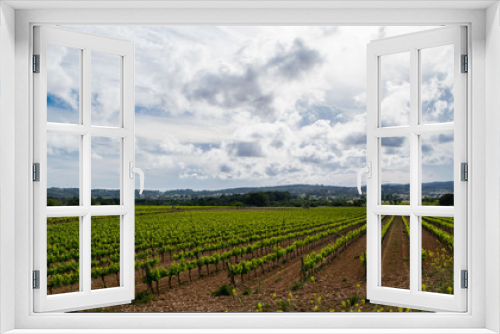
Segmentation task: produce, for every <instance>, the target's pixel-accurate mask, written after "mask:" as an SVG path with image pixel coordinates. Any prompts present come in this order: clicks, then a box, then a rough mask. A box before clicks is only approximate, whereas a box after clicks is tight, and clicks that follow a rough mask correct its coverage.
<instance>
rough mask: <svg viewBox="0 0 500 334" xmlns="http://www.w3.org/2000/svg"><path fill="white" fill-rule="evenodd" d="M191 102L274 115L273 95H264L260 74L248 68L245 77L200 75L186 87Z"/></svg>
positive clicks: (241, 75)
mask: <svg viewBox="0 0 500 334" xmlns="http://www.w3.org/2000/svg"><path fill="white" fill-rule="evenodd" d="M184 93H185V94H186V97H187V98H188V99H191V100H194V101H204V102H207V103H209V104H211V105H214V106H218V107H221V108H227V109H234V108H244V109H247V110H250V111H253V112H256V113H261V114H267V113H272V112H273V108H272V102H273V96H272V94H266V93H264V92H263V91H262V89H261V87H260V85H259V83H258V74H257V73H256V71H255V70H253V69H251V68H247V69H246V71H245V73H242V74H231V73H218V74H215V73H203V72H202V73H199V74H198V75H197V76H196V77H195V78H194V79H193V81H192V82H190V83H189V84H188V85H186V86H185V89H184Z"/></svg>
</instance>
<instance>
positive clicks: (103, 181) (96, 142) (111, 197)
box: [91, 137, 121, 205]
mask: <svg viewBox="0 0 500 334" xmlns="http://www.w3.org/2000/svg"><path fill="white" fill-rule="evenodd" d="M91 150H92V205H119V204H120V174H121V159H120V152H121V139H120V138H108V137H92V148H91Z"/></svg>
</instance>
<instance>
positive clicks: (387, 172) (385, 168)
mask: <svg viewBox="0 0 500 334" xmlns="http://www.w3.org/2000/svg"><path fill="white" fill-rule="evenodd" d="M380 142H381V154H380V166H381V174H382V175H381V185H382V187H381V188H382V197H381V203H382V205H409V204H410V141H409V140H408V138H407V137H388V138H381V141H380Z"/></svg>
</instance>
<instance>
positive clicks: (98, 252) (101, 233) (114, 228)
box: [91, 216, 120, 290]
mask: <svg viewBox="0 0 500 334" xmlns="http://www.w3.org/2000/svg"><path fill="white" fill-rule="evenodd" d="M91 229H92V232H91V233H92V241H91V242H92V245H91V247H92V248H91V252H92V269H91V275H92V290H97V289H106V288H113V287H118V286H120V216H96V217H92V227H91Z"/></svg>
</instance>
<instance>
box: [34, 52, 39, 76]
mask: <svg viewBox="0 0 500 334" xmlns="http://www.w3.org/2000/svg"><path fill="white" fill-rule="evenodd" d="M33 73H40V55H33Z"/></svg>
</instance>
